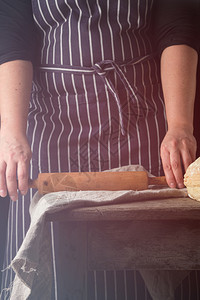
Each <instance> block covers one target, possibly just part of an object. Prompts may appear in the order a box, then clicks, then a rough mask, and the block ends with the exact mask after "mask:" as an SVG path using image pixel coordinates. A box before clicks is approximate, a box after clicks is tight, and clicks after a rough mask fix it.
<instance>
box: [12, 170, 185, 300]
mask: <svg viewBox="0 0 200 300" xmlns="http://www.w3.org/2000/svg"><path fill="white" fill-rule="evenodd" d="M135 170H137V171H142V170H144V168H143V167H141V166H138V165H136V166H135V165H132V166H124V167H121V168H117V169H112V170H110V171H135ZM149 176H151V174H149ZM186 196H187V191H186V189H181V190H179V189H171V188H152V189H148V190H144V191H132V190H128V191H75V192H73V191H72V192H71V191H70V192H56V193H50V194H46V195H44V196H41V195H40V194H39V193H36V194H35V196H34V197H33V199H32V202H31V205H30V215H31V224H30V227H29V230H28V232H27V234H26V237H25V239H24V241H23V243H22V245H21V247H20V249H19V251H18V253H17V255H16V256H15V258H14V259H13V261H12V262H11V267H12V268H13V270H14V271H15V273H16V276H15V280H14V283H13V289H12V294H11V300H25V299H29V300H30V299H32V300H35V299H43V300H49V299H51V283H52V276H53V274H52V268H51V265H52V263H51V236H50V232H49V229H48V225H49V224H48V223H49V222H47V221H46V216H47V214H48V213H51V214H52V213H54V212H58V211H61V210H63V209H65V210H66V209H72V208H77V207H83V206H84V207H86V206H97V205H105V204H116V203H126V202H132V201H142V200H144V199H145V201H146V200H151V199H155V200H156V199H161V198H168V197H169V198H170V197H186ZM144 272H145V271H143V274H142V276H143V275H144V276H143V278H145V274H146V273H144ZM147 273H148V276H149V271H147ZM160 273H162V272H160ZM152 274H154V273H152ZM155 274H157V273H155ZM160 275H161V274H160ZM148 276H147V277H148ZM153 276H154V275H153ZM164 276H165V277H166V274H164ZM167 276H168V274H167ZM184 276H185V273H183V277H184ZM166 278H167V277H166ZM150 281H151V280H150ZM150 281H149V282H150ZM150 285H151V286H148V288H149V291H150V293H151V295H152V296H153V299H159V298H156V296H155V295H157V294H158V293H160V291H156V287H155V284H154V283H153V288H152V284H151V283H150ZM166 287H167V288H165V289H164V294H165V293H167V294H169V295H163V298H162V300H164V299H173V298H170V297H171V296H170V295H172V294H173V292H171V291H170V290H169V291H167V290H168V283H167V282H166ZM152 291H153V292H152ZM162 293H163V291H162Z"/></svg>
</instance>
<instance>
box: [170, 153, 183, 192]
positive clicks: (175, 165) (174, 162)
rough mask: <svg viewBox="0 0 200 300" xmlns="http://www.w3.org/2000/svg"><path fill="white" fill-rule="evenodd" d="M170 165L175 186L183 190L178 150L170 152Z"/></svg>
mask: <svg viewBox="0 0 200 300" xmlns="http://www.w3.org/2000/svg"><path fill="white" fill-rule="evenodd" d="M170 163H171V168H172V172H173V174H174V177H175V180H176V183H177V186H178V187H179V188H183V187H184V183H183V172H182V166H181V154H180V152H179V150H175V151H171V152H170Z"/></svg>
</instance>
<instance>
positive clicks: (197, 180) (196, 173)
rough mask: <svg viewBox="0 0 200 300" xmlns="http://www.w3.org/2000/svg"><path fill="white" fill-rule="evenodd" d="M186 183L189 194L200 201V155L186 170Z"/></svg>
mask: <svg viewBox="0 0 200 300" xmlns="http://www.w3.org/2000/svg"><path fill="white" fill-rule="evenodd" d="M184 184H185V186H186V188H187V191H188V196H189V197H190V198H192V199H195V200H198V201H200V157H199V158H197V159H196V160H195V161H194V162H193V163H192V164H190V165H189V167H188V168H187V170H186V173H185V175H184Z"/></svg>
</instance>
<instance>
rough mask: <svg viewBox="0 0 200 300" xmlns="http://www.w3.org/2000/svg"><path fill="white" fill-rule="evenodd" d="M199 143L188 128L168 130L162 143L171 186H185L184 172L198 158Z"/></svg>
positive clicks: (167, 175)
mask: <svg viewBox="0 0 200 300" xmlns="http://www.w3.org/2000/svg"><path fill="white" fill-rule="evenodd" d="M196 149H197V143H196V140H195V138H194V136H193V133H192V132H191V130H189V129H188V128H178V127H177V128H174V129H170V130H168V131H167V133H166V135H165V137H164V139H163V141H162V144H161V150H160V153H161V159H162V164H163V169H164V173H165V177H166V180H167V183H168V185H169V186H170V187H172V188H175V187H178V188H183V187H184V183H183V175H184V174H183V173H184V172H185V171H186V169H187V167H188V166H189V165H190V164H191V163H192V162H193V161H194V160H195V158H196Z"/></svg>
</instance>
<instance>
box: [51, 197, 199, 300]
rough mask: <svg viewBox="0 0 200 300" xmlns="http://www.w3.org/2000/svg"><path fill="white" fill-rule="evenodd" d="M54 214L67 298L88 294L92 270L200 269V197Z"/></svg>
mask: <svg viewBox="0 0 200 300" xmlns="http://www.w3.org/2000/svg"><path fill="white" fill-rule="evenodd" d="M49 219H51V220H59V224H60V231H61V233H62V234H60V238H59V243H60V250H59V251H60V254H59V255H61V257H63V259H62V260H60V261H61V264H62V265H61V266H60V268H59V269H60V271H59V284H60V285H61V286H64V290H65V296H64V297H63V299H68V300H86V299H87V296H86V295H87V288H86V282H87V270H123V269H161V270H166V269H167V270H192V269H200V202H197V201H195V200H191V199H189V198H171V199H162V200H148V201H140V202H133V203H127V204H116V205H104V206H98V207H87V208H86V207H85V208H79V209H73V210H71V211H68V212H64V211H63V212H61V213H59V214H55V215H54V216H50V217H49ZM63 232H64V237H63ZM66 270H68V271H67V272H66Z"/></svg>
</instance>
